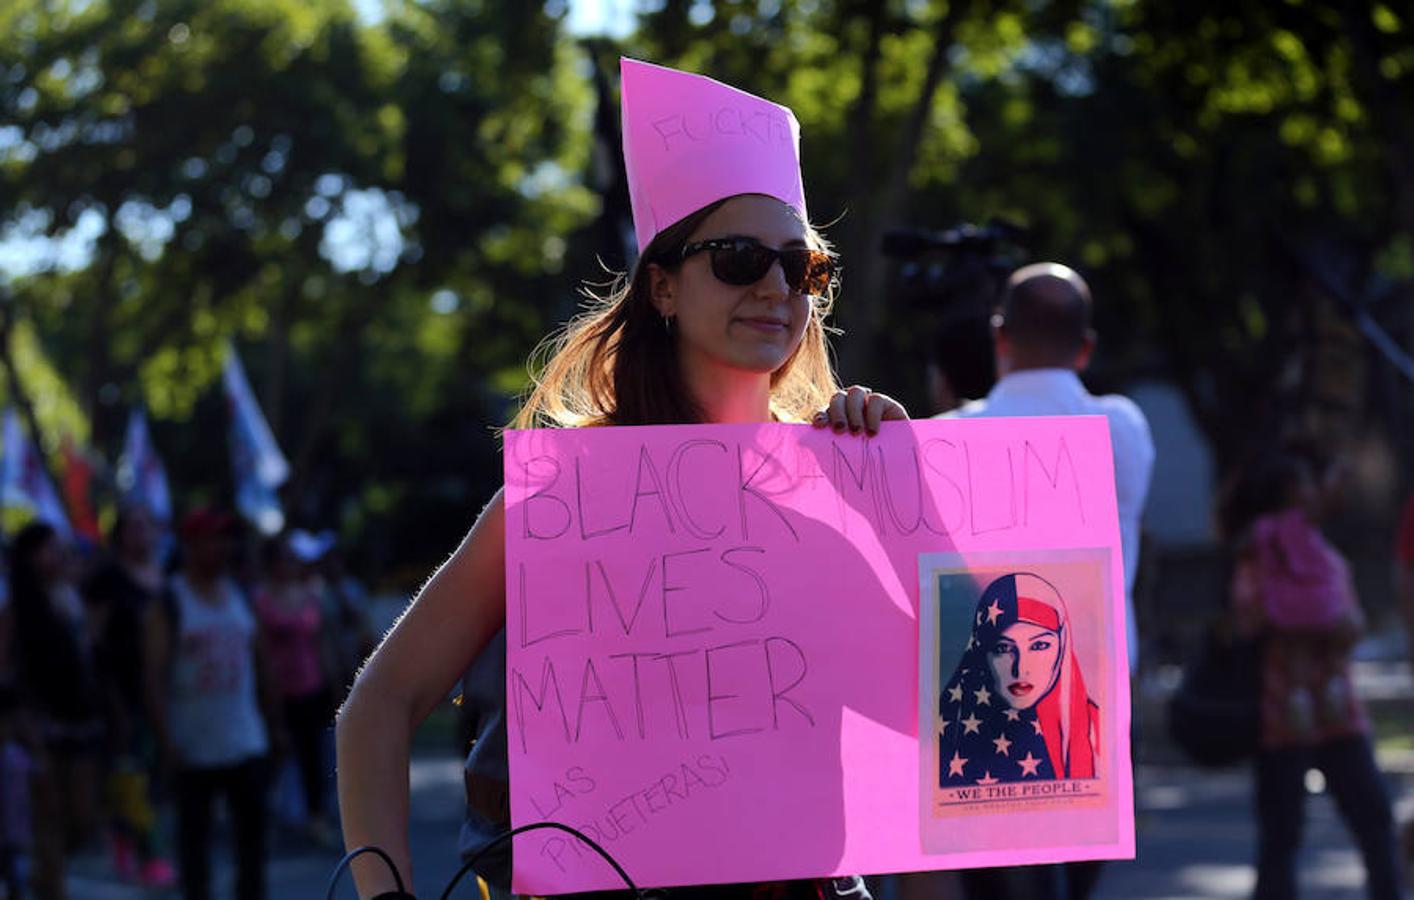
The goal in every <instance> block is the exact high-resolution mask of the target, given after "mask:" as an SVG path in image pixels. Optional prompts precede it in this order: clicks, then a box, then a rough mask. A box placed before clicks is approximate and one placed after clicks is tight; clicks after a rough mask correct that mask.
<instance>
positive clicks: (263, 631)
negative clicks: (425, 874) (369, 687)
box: [0, 507, 374, 900]
mask: <svg viewBox="0 0 1414 900" xmlns="http://www.w3.org/2000/svg"><path fill="white" fill-rule="evenodd" d="M6 544H7V547H6V552H5V557H4V563H5V566H6V568H7V569H8V578H7V579H5V591H4V596H3V599H0V885H3V891H4V893H5V895H7V896H8V897H11V898H17V897H31V896H32V897H36V898H40V900H56V898H64V897H65V896H66V889H65V879H64V873H65V865H66V859H67V858H68V857H70V856H71V855H73V854H76V853H86V854H94V853H100V852H101V853H102V854H105V855H107V856H108V857H109V860H110V864H111V866H112V869H113V873H114V875H115V876H116V877H118V878H120V879H122V880H125V881H129V882H132V883H138V884H142V885H146V886H149V887H175V886H178V885H179V886H180V887H181V889H182V893H183V895H184V896H186V897H188V898H201V897H206V896H209V895H210V885H209V881H210V870H211V865H210V857H211V851H212V843H213V839H212V836H213V832H214V831H216V830H217V829H215V828H214V824H215V821H216V820H215V813H214V810H215V808H216V802H215V801H216V800H217V798H218V797H219V798H223V799H224V801H225V809H226V817H227V819H228V829H229V833H230V835H231V843H232V844H233V845H234V849H235V853H236V856H237V866H236V869H237V872H238V876H237V879H238V884H237V895H238V896H239V897H241V898H256V897H260V896H263V894H264V889H265V888H264V869H265V858H266V850H267V848H266V841H267V839H268V835H269V834H270V832H271V828H272V826H273V827H275V828H277V829H278V828H283V829H284V831H283V832H281V831H277V832H276V833H283V834H284V835H285V836H287V837H289V838H290V839H294V840H304V841H307V842H309V843H310V844H313V845H317V846H321V847H333V846H335V843H336V834H337V829H336V828H335V825H334V814H333V805H334V803H333V798H332V785H333V764H332V736H331V725H332V717H333V712H334V710H335V708H336V705H337V704H338V703H339V702H340V701H341V700H342V696H343V693H344V691H345V690H346V689H347V686H348V685H349V684H350V683H351V682H352V680H353V677H354V674H355V672H356V670H357V668H358V666H359V665H360V664H361V662H362V660H363V659H364V658H365V657H366V656H367V654H368V652H369V651H370V650H371V648H372V645H373V641H374V633H373V630H372V628H371V626H370V623H369V615H368V595H367V593H366V592H365V590H364V588H363V587H362V586H361V585H360V583H359V582H358V581H357V580H356V579H354V578H353V577H352V576H351V575H350V574H349V573H348V571H347V569H346V568H345V561H344V558H343V556H342V554H341V553H340V551H339V549H338V548H337V547H336V546H335V539H334V537H333V535H332V534H331V533H327V532H326V533H322V534H311V533H308V532H304V531H299V530H295V531H289V532H286V533H284V534H281V535H279V536H276V537H273V538H266V539H261V538H259V537H258V536H256V535H253V534H251V533H249V532H248V531H247V530H245V529H244V528H243V527H242V525H241V524H240V523H239V522H238V521H237V520H236V519H235V518H234V517H233V516H231V515H229V514H228V513H225V512H223V511H221V510H218V509H212V508H201V509H196V510H194V511H192V512H190V513H188V514H187V515H186V516H185V517H184V518H182V519H181V520H180V522H179V523H177V526H176V528H175V529H174V530H169V529H167V528H164V527H163V526H162V524H161V523H158V522H156V521H154V520H153V518H152V516H151V515H149V514H148V513H147V512H146V511H145V510H144V509H142V508H138V507H131V508H127V509H123V510H121V511H120V512H119V513H118V515H117V516H116V518H115V520H114V522H113V524H112V526H111V528H110V529H109V531H108V535H107V541H106V545H104V546H101V547H78V546H71V545H69V544H67V543H66V542H65V541H64V540H62V539H61V538H60V535H59V533H58V532H56V531H55V529H54V528H52V527H51V526H49V525H48V524H45V523H44V522H42V521H34V522H31V523H30V524H28V525H26V526H25V527H24V528H22V529H21V530H20V531H18V532H17V533H15V534H14V535H12V536H10V539H9V540H8V541H7V542H6Z"/></svg>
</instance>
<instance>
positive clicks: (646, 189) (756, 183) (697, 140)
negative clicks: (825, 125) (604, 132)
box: [619, 59, 805, 250]
mask: <svg viewBox="0 0 1414 900" xmlns="http://www.w3.org/2000/svg"><path fill="white" fill-rule="evenodd" d="M619 72H620V79H621V86H622V104H621V106H622V110H623V130H624V168H625V171H626V172H627V174H628V192H629V201H630V203H631V204H632V206H633V225H634V231H635V233H636V235H637V238H638V249H639V250H642V249H643V248H644V247H646V246H648V242H649V241H651V240H653V237H654V235H656V234H657V233H658V232H660V231H662V230H663V229H664V228H667V227H668V226H669V225H672V224H673V223H674V222H676V221H678V220H679V219H681V218H683V217H684V216H686V215H688V214H689V213H694V212H696V211H697V210H699V209H701V208H702V207H704V206H706V205H708V204H709V203H714V202H716V201H717V200H721V199H723V198H725V197H731V196H735V195H736V194H765V195H766V196H768V197H775V198H776V199H777V200H780V201H781V202H782V203H785V204H786V205H788V206H791V207H793V208H794V209H796V210H798V211H799V212H800V215H801V216H802V217H804V216H805V188H804V186H803V185H802V183H801V180H800V123H798V122H797V121H796V118H795V114H794V113H792V112H791V111H790V110H789V109H788V108H786V107H784V106H781V105H780V104H777V103H772V102H771V101H769V100H764V99H762V98H760V97H757V96H755V95H754V94H748V93H746V92H745V91H740V90H737V89H736V88H734V87H731V86H729V85H725V84H722V83H721V82H720V81H714V80H712V79H711V78H706V77H704V76H702V75H694V74H692V73H691V72H680V71H678V70H677V69H668V68H664V67H663V66H655V65H652V64H650V63H645V62H639V61H637V60H633V59H624V60H621V61H620V63H619Z"/></svg>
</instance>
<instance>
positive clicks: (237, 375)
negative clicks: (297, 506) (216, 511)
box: [223, 343, 290, 534]
mask: <svg viewBox="0 0 1414 900" xmlns="http://www.w3.org/2000/svg"><path fill="white" fill-rule="evenodd" d="M223 381H224V383H225V387H226V405H227V407H228V408H229V410H230V413H231V465H232V467H233V469H234V471H235V483H236V508H237V509H238V510H240V512H241V515H243V516H245V517H246V519H248V520H249V521H250V522H251V523H252V524H253V525H255V527H256V528H258V529H259V530H260V532H261V533H262V534H275V533H276V532H278V531H280V529H282V528H284V527H285V514H284V512H283V511H282V510H281V509H280V498H279V497H278V496H277V495H276V493H275V489H276V488H278V487H279V486H280V485H282V484H284V483H285V479H287V478H289V477H290V464H289V463H288V462H286V461H285V455H284V454H283V453H281V452H280V448H279V446H278V445H277V444H276V443H275V436H274V435H272V434H271V433H270V426H269V425H268V424H266V422H265V416H264V415H263V414H262V413H261V412H260V406H259V405H258V404H257V403H256V402H255V395H254V394H253V393H251V390H250V382H249V381H247V380H246V377H245V369H244V368H242V367H241V361H240V357H238V356H237V355H236V348H235V347H234V346H233V345H231V344H229V343H228V344H227V345H226V365H225V371H224V373H223Z"/></svg>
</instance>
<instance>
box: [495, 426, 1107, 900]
mask: <svg viewBox="0 0 1414 900" xmlns="http://www.w3.org/2000/svg"><path fill="white" fill-rule="evenodd" d="M505 480H506V491H505V503H506V518H505V529H506V638H507V641H506V643H507V669H506V692H507V694H506V697H507V716H508V718H507V732H508V744H509V747H508V749H509V752H510V771H511V811H512V819H513V822H514V824H516V825H524V824H528V823H531V822H537V821H546V820H549V821H556V822H561V823H563V824H566V825H569V826H572V827H574V828H576V829H578V830H579V831H581V832H582V833H583V834H584V835H585V836H587V837H589V838H590V839H592V840H593V841H595V842H596V843H598V844H600V845H602V846H603V847H604V848H605V849H606V850H607V851H608V852H609V853H611V854H612V855H613V856H614V857H615V858H616V859H617V860H618V861H619V862H620V863H621V864H622V865H623V866H624V867H625V869H626V870H627V871H628V872H629V874H630V875H631V876H632V877H633V878H634V880H635V881H636V882H637V883H638V884H640V885H648V886H671V885H682V884H705V883H729V882H739V881H760V880H775V879H786V878H804V877H818V876H825V875H831V874H844V873H857V872H867V873H877V872H890V871H916V870H926V869H942V868H956V867H966V866H979V865H997V864H1000V863H1018V864H1024V863H1034V862H1048V861H1058V860H1067V859H1098V858H1118V857H1125V856H1131V855H1133V848H1134V835H1133V819H1132V802H1131V800H1132V779H1131V771H1130V766H1129V745H1128V735H1129V695H1128V682H1127V673H1126V671H1125V670H1124V665H1123V662H1122V661H1123V660H1124V659H1125V658H1126V654H1125V647H1124V619H1123V615H1124V613H1123V597H1122V595H1121V593H1120V591H1122V588H1117V587H1116V586H1122V585H1123V584H1124V578H1123V572H1122V571H1121V566H1122V555H1121V553H1120V549H1119V528H1118V522H1117V516H1116V511H1115V497H1114V478H1113V470H1112V461H1111V450H1110V444H1109V432H1108V428H1107V426H1106V423H1105V420H1104V419H1102V418H1089V417H1072V418H1032V419H992V420H966V421H926V422H906V423H893V422H889V423H885V425H884V427H883V428H882V430H881V432H880V434H879V435H877V436H875V437H868V438H865V437H860V436H854V435H848V434H846V435H838V434H834V433H832V432H830V431H827V430H822V429H812V428H810V427H807V426H800V425H784V424H769V425H691V426H663V427H642V428H586V429H575V430H536V431H508V432H507V433H506V446H505ZM513 881H514V888H515V890H517V891H518V892H523V893H529V894H555V893H567V892H574V891H586V890H598V889H605V888H612V887H615V886H617V885H618V884H619V882H618V879H617V876H616V875H615V874H614V872H613V870H612V869H611V868H610V867H609V866H608V865H607V864H606V863H604V862H603V861H602V860H601V859H600V858H599V857H598V856H597V855H596V854H595V853H593V852H592V851H591V850H590V849H589V848H588V847H587V846H586V845H584V844H583V843H582V842H580V841H579V840H578V839H577V838H574V837H573V836H571V835H568V834H566V833H563V832H559V831H537V832H533V833H531V834H528V835H526V836H524V837H522V838H519V839H518V841H517V843H516V845H515V855H514V879H513Z"/></svg>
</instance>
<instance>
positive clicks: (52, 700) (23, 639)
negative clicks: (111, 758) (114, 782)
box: [11, 588, 101, 739]
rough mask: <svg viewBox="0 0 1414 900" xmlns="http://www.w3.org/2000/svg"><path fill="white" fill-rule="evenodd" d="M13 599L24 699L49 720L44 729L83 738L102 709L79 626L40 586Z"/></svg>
mask: <svg viewBox="0 0 1414 900" xmlns="http://www.w3.org/2000/svg"><path fill="white" fill-rule="evenodd" d="M11 600H12V603H13V608H14V615H15V631H14V635H13V649H14V659H15V660H16V662H17V664H18V665H17V674H18V676H19V677H18V679H17V680H18V687H19V690H20V697H21V700H22V702H23V703H25V704H27V705H30V706H32V707H33V708H34V709H35V710H37V711H38V712H39V713H40V714H41V715H42V716H43V717H44V719H46V720H47V723H46V726H45V727H46V730H49V729H50V727H51V726H52V728H53V729H56V730H55V733H56V734H61V735H67V734H69V733H71V732H72V734H73V735H82V736H83V737H84V739H87V738H88V735H89V733H90V730H91V729H92V728H93V727H96V726H97V724H98V717H99V711H100V708H101V707H100V704H99V699H98V698H99V693H98V682H97V681H96V679H95V674H94V670H93V658H92V656H91V655H90V653H89V652H88V648H87V647H85V646H84V641H83V635H82V633H81V632H82V628H83V626H82V624H81V623H75V622H70V621H69V620H68V619H67V618H66V617H65V616H64V615H62V614H61V613H60V612H59V611H58V610H57V609H55V608H54V603H53V601H52V600H51V599H50V597H49V595H48V594H47V593H46V592H45V590H44V589H42V588H35V589H32V590H31V589H26V590H23V591H21V592H19V593H17V594H16V595H15V596H13V597H12V598H11ZM93 733H94V734H96V733H97V732H93Z"/></svg>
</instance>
